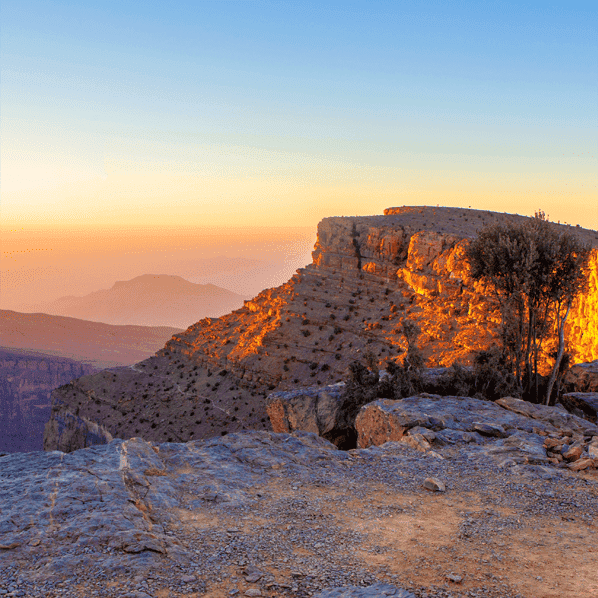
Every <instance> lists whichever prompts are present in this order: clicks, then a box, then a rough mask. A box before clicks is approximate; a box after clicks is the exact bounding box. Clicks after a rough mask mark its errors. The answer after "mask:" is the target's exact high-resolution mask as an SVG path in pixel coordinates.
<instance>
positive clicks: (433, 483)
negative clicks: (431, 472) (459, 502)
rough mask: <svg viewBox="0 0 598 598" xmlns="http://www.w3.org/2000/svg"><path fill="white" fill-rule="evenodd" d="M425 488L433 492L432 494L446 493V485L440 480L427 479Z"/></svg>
mask: <svg viewBox="0 0 598 598" xmlns="http://www.w3.org/2000/svg"><path fill="white" fill-rule="evenodd" d="M423 486H424V488H425V489H426V490H431V491H432V492H446V485H445V483H444V482H443V481H442V480H439V479H438V478H426V479H425V480H424V484H423Z"/></svg>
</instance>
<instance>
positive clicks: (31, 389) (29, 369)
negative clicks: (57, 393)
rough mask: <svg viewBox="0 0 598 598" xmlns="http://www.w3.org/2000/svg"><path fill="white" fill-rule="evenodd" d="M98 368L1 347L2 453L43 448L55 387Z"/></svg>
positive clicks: (0, 441)
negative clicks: (45, 428)
mask: <svg viewBox="0 0 598 598" xmlns="http://www.w3.org/2000/svg"><path fill="white" fill-rule="evenodd" d="M95 371H96V369H95V368H94V367H92V366H90V365H88V364H82V363H79V362H77V361H73V360H71V359H65V358H59V357H52V356H50V355H35V354H33V353H29V354H28V353H23V352H20V353H19V352H15V351H7V350H0V453H2V452H8V453H12V452H18V451H19V452H29V451H39V450H41V449H42V438H43V431H44V424H45V423H46V422H47V421H48V419H49V417H50V393H51V392H52V390H54V389H55V388H57V387H59V386H62V385H63V384H66V383H67V382H70V381H71V380H73V379H74V378H79V377H80V376H82V375H84V374H90V373H92V372H95Z"/></svg>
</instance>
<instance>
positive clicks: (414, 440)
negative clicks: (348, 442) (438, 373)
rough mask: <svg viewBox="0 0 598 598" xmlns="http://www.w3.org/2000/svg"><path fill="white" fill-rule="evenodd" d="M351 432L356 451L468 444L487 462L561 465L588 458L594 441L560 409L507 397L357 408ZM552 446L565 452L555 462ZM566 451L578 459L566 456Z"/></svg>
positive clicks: (425, 398)
mask: <svg viewBox="0 0 598 598" xmlns="http://www.w3.org/2000/svg"><path fill="white" fill-rule="evenodd" d="M355 427H356V430H357V446H358V447H360V448H368V447H370V446H380V445H382V444H384V443H386V442H392V441H395V442H402V443H405V444H408V445H410V446H411V447H413V448H416V449H418V450H420V451H424V452H425V451H429V450H431V449H433V448H434V449H437V448H438V447H441V446H444V445H447V444H462V443H465V444H470V443H473V444H478V445H481V446H483V447H484V453H485V454H487V455H488V456H490V457H492V456H496V455H502V456H504V457H505V458H508V459H509V460H514V461H515V462H518V463H537V464H538V463H539V464H543V463H555V464H557V463H560V462H563V463H564V464H565V465H566V464H567V463H568V462H573V461H574V460H577V459H579V458H580V457H581V456H582V455H583V456H584V457H588V458H590V456H589V454H588V451H589V448H588V446H589V442H590V439H591V438H592V437H593V436H596V435H598V428H597V427H596V426H595V425H593V424H592V423H590V422H588V421H586V420H584V419H582V418H580V417H577V416H575V415H572V414H570V413H568V412H567V411H565V410H564V409H563V408H562V407H561V408H559V407H546V406H543V405H532V404H531V403H526V402H525V401H521V400H519V399H514V398H512V397H506V398H505V399H500V400H499V401H497V402H495V403H493V402H491V401H483V400H479V399H473V398H470V397H441V396H439V395H430V394H420V395H417V396H413V397H408V398H406V399H401V400H397V401H394V400H390V399H379V400H377V401H374V402H372V403H369V404H368V405H365V406H364V407H362V408H361V411H360V412H359V414H358V415H357V418H356V420H355ZM548 437H550V438H552V439H554V442H553V443H552V444H547V443H546V439H547V438H548ZM557 446H558V447H560V448H559V450H560V449H562V448H563V447H565V448H564V449H563V454H560V453H559V455H560V456H558V455H557V454H556V451H555V450H554V449H555V447H557ZM571 447H576V450H575V451H574V453H576V452H578V453H579V454H574V453H567V450H568V449H569V448H571ZM590 465H591V466H592V467H593V466H594V462H591V463H590Z"/></svg>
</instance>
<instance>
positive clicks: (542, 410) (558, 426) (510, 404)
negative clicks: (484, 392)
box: [496, 397, 598, 436]
mask: <svg viewBox="0 0 598 598" xmlns="http://www.w3.org/2000/svg"><path fill="white" fill-rule="evenodd" d="M496 404H497V405H500V406H501V407H504V408H505V409H507V410H509V411H513V412H514V413H519V414H520V415H525V416H526V417H529V418H532V419H534V420H536V421H538V422H543V423H544V424H546V430H547V431H556V430H563V431H565V430H569V431H571V432H576V433H578V434H583V435H585V436H594V435H596V434H598V427H597V426H596V425H595V424H593V423H591V422H589V421H587V420H585V419H583V418H581V417H578V416H577V415H573V414H571V413H569V412H567V411H566V410H565V408H564V407H563V406H562V405H556V406H554V407H550V406H547V405H535V404H534V403H528V402H527V401H523V400H521V399H516V398H514V397H503V398H502V399H498V401H496Z"/></svg>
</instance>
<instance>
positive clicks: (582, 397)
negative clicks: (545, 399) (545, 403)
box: [561, 362, 598, 424]
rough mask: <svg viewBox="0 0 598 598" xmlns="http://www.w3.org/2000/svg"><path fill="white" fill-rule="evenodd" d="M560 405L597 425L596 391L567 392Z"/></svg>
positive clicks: (597, 401)
mask: <svg viewBox="0 0 598 598" xmlns="http://www.w3.org/2000/svg"><path fill="white" fill-rule="evenodd" d="M596 363H598V362H596ZM561 403H562V404H563V405H564V406H565V407H566V409H567V410H568V411H570V412H571V413H574V414H575V415H578V416H579V417H584V418H585V419H587V420H589V421H591V422H593V423H595V424H596V423H598V391H593V392H569V393H566V394H564V395H563V396H562V397H561Z"/></svg>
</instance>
